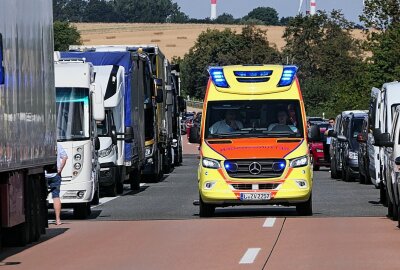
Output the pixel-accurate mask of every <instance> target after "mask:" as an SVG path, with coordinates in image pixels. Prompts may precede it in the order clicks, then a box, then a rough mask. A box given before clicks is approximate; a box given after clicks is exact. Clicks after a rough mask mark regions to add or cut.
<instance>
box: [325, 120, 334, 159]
mask: <svg viewBox="0 0 400 270" xmlns="http://www.w3.org/2000/svg"><path fill="white" fill-rule="evenodd" d="M334 126H335V118H330V119H329V127H328V128H327V129H326V131H325V138H326V143H325V144H324V157H325V160H326V161H327V162H331V155H330V153H329V148H330V146H331V141H332V137H330V136H329V131H330V130H333V128H334Z"/></svg>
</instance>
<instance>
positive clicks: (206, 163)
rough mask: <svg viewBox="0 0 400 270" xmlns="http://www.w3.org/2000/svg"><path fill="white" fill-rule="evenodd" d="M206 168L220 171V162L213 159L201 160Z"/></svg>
mask: <svg viewBox="0 0 400 270" xmlns="http://www.w3.org/2000/svg"><path fill="white" fill-rule="evenodd" d="M201 162H202V164H203V167H204V168H210V169H218V168H219V167H220V165H219V161H218V160H215V159H211V158H203V159H202V160H201Z"/></svg>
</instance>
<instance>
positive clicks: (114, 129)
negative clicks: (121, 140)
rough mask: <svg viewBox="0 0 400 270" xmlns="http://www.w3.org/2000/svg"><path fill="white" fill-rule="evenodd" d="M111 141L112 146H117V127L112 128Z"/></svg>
mask: <svg viewBox="0 0 400 270" xmlns="http://www.w3.org/2000/svg"><path fill="white" fill-rule="evenodd" d="M111 141H112V144H114V145H117V128H116V127H115V126H112V127H111Z"/></svg>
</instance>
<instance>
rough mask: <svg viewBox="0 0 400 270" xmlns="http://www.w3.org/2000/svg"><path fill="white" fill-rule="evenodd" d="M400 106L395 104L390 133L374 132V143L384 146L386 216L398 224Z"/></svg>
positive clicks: (399, 205)
mask: <svg viewBox="0 0 400 270" xmlns="http://www.w3.org/2000/svg"><path fill="white" fill-rule="evenodd" d="M399 138H400V106H396V108H395V111H394V115H393V122H392V129H391V133H381V134H375V144H376V145H377V146H379V147H384V148H385V156H386V157H385V159H386V160H387V167H385V168H386V170H384V172H385V177H384V178H385V181H386V186H387V189H386V190H387V193H388V194H387V195H388V198H387V203H388V216H389V217H392V219H393V220H395V221H398V223H399V226H400V218H399V213H400V198H399V188H400V186H399V185H400V178H399V177H400V174H399V172H400V170H399V169H400V140H399Z"/></svg>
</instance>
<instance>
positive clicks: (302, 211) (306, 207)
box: [296, 195, 313, 216]
mask: <svg viewBox="0 0 400 270" xmlns="http://www.w3.org/2000/svg"><path fill="white" fill-rule="evenodd" d="M296 212H297V214H298V215H300V216H312V214H313V209H312V195H310V198H309V199H308V200H307V201H306V202H303V203H299V204H297V205H296Z"/></svg>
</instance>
